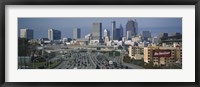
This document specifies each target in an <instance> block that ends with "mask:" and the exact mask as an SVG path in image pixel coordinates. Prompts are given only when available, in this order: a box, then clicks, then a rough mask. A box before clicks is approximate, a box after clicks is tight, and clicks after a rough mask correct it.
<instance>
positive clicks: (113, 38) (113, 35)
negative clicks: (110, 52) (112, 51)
mask: <svg viewBox="0 0 200 87" xmlns="http://www.w3.org/2000/svg"><path fill="white" fill-rule="evenodd" d="M111 23H112V40H117V38H116V22H115V21H112V22H111Z"/></svg>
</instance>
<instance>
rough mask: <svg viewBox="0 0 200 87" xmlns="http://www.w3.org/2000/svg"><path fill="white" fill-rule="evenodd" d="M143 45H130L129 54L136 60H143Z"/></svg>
mask: <svg viewBox="0 0 200 87" xmlns="http://www.w3.org/2000/svg"><path fill="white" fill-rule="evenodd" d="M143 49H144V48H143V47H138V46H129V48H128V53H129V54H128V55H129V57H130V58H131V59H135V60H141V59H142V58H143V57H142V56H143V54H144V53H143V52H144V50H143Z"/></svg>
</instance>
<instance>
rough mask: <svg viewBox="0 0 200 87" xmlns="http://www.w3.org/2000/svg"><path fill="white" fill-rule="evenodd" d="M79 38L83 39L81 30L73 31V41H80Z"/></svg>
mask: <svg viewBox="0 0 200 87" xmlns="http://www.w3.org/2000/svg"><path fill="white" fill-rule="evenodd" d="M79 38H81V29H80V28H74V29H73V39H79Z"/></svg>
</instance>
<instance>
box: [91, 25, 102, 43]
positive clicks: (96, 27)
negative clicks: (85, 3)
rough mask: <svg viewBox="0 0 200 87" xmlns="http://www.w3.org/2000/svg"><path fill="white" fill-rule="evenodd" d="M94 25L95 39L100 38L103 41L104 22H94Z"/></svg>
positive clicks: (93, 33) (93, 34)
mask: <svg viewBox="0 0 200 87" xmlns="http://www.w3.org/2000/svg"><path fill="white" fill-rule="evenodd" d="M92 25H93V28H92V37H93V40H99V42H102V23H99V22H94V23H93V24H92Z"/></svg>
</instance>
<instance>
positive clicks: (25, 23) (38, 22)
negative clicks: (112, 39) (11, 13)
mask: <svg viewBox="0 0 200 87" xmlns="http://www.w3.org/2000/svg"><path fill="white" fill-rule="evenodd" d="M135 19H136V20H137V22H138V32H139V34H141V33H142V31H150V32H151V34H152V36H158V34H159V33H161V32H164V33H169V35H171V33H173V32H179V33H182V18H18V36H19V30H20V29H23V28H28V29H32V30H34V38H35V39H39V38H47V37H48V33H47V31H48V29H51V28H53V29H56V30H59V31H61V32H62V35H61V38H65V37H67V38H73V34H72V32H73V29H74V28H81V38H83V37H84V36H85V35H87V34H89V33H92V23H94V22H101V23H102V32H101V33H102V34H103V31H104V29H108V30H109V31H112V24H111V22H112V21H115V22H116V28H119V27H120V25H122V27H123V31H124V33H123V36H125V35H126V34H125V33H126V32H125V31H126V24H127V22H128V21H129V20H135ZM111 35H112V33H111ZM102 36H103V35H102Z"/></svg>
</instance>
